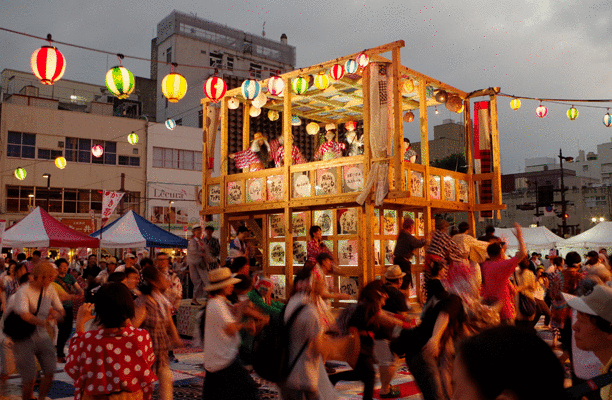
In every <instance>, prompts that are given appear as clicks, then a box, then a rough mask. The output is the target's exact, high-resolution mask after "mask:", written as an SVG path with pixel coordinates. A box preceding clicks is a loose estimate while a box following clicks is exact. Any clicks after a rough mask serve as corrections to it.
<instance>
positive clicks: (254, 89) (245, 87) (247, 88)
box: [240, 79, 261, 100]
mask: <svg viewBox="0 0 612 400" xmlns="http://www.w3.org/2000/svg"><path fill="white" fill-rule="evenodd" d="M240 91H241V92H242V96H243V97H244V98H245V99H247V100H253V99H254V98H256V97H257V96H259V92H260V91H261V85H260V84H259V82H257V81H256V80H254V79H247V80H246V81H244V82H242V85H241V86H240Z"/></svg>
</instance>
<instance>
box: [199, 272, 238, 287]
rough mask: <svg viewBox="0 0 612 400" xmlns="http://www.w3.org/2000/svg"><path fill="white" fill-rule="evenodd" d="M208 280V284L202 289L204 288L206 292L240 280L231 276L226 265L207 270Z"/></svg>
mask: <svg viewBox="0 0 612 400" xmlns="http://www.w3.org/2000/svg"><path fill="white" fill-rule="evenodd" d="M208 280H209V281H210V285H208V286H206V287H205V288H204V290H206V291H207V292H210V291H212V290H217V289H221V288H224V287H226V286H229V285H233V284H235V283H238V282H240V279H238V278H233V277H232V271H231V270H230V269H229V268H227V267H223V268H217V269H213V270H212V271H209V272H208Z"/></svg>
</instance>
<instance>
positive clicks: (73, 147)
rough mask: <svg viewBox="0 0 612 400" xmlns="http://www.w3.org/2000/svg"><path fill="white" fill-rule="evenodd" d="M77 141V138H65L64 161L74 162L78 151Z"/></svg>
mask: <svg viewBox="0 0 612 400" xmlns="http://www.w3.org/2000/svg"><path fill="white" fill-rule="evenodd" d="M78 143H79V139H77V138H69V137H67V138H66V152H65V155H64V157H66V161H72V162H76V160H77V156H78V154H79V152H78Z"/></svg>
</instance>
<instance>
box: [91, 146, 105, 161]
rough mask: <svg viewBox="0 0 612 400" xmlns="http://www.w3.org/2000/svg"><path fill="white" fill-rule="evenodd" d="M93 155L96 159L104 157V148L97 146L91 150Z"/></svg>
mask: <svg viewBox="0 0 612 400" xmlns="http://www.w3.org/2000/svg"><path fill="white" fill-rule="evenodd" d="M91 154H92V155H93V156H94V157H96V158H100V157H102V154H104V149H103V148H102V146H100V145H99V144H97V145H95V146H94V147H92V148H91Z"/></svg>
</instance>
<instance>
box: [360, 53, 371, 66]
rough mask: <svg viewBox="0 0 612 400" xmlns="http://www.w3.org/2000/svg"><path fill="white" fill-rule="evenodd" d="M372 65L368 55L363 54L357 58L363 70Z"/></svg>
mask: <svg viewBox="0 0 612 400" xmlns="http://www.w3.org/2000/svg"><path fill="white" fill-rule="evenodd" d="M369 63H370V57H369V56H368V55H367V54H366V53H361V54H359V55H358V56H357V64H359V66H360V67H361V68H365V67H367V66H368V64H369Z"/></svg>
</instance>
